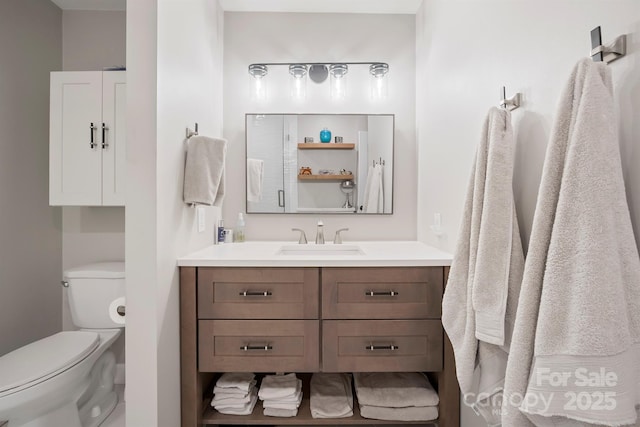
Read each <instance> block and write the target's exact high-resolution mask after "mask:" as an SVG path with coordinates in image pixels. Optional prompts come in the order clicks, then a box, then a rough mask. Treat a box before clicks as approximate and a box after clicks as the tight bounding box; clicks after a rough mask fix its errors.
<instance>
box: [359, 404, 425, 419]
mask: <svg viewBox="0 0 640 427" xmlns="http://www.w3.org/2000/svg"><path fill="white" fill-rule="evenodd" d="M360 415H361V416H362V417H363V418H369V419H374V420H386V421H431V420H435V419H436V418H438V407H437V406H412V407H409V408H383V407H380V406H368V405H360Z"/></svg>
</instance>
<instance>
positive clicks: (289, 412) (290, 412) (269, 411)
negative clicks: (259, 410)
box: [263, 408, 298, 418]
mask: <svg viewBox="0 0 640 427" xmlns="http://www.w3.org/2000/svg"><path fill="white" fill-rule="evenodd" d="M263 414H264V415H266V416H268V417H283V418H284V417H287V418H291V417H295V416H296V415H298V410H297V409H276V408H264V411H263Z"/></svg>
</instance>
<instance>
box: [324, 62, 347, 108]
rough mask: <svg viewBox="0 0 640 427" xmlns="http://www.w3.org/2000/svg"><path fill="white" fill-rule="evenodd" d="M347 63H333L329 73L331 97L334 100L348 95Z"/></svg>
mask: <svg viewBox="0 0 640 427" xmlns="http://www.w3.org/2000/svg"><path fill="white" fill-rule="evenodd" d="M348 72H349V67H348V66H347V64H331V65H330V66H329V73H330V74H331V98H332V99H334V100H341V99H344V98H345V97H346V95H347V82H346V80H347V77H346V76H347V73H348Z"/></svg>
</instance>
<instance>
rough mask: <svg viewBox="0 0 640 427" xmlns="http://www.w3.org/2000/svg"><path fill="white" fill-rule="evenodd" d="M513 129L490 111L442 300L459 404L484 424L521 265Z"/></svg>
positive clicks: (500, 371) (492, 409) (498, 380)
mask: <svg viewBox="0 0 640 427" xmlns="http://www.w3.org/2000/svg"><path fill="white" fill-rule="evenodd" d="M513 150H514V141H513V132H512V128H511V115H510V113H509V112H508V111H506V110H502V109H498V108H495V107H494V108H491V109H490V110H489V113H488V115H487V118H486V120H485V124H484V128H483V133H482V138H481V140H480V144H479V145H478V149H477V151H476V158H475V163H474V165H473V170H472V173H471V178H470V180H469V186H468V188H467V196H466V202H465V207H464V213H465V215H464V219H463V222H462V227H461V230H460V234H459V238H458V242H457V245H456V251H455V255H454V259H453V263H452V265H451V271H450V274H449V280H448V283H447V286H446V290H445V294H444V297H443V300H442V324H443V326H444V328H445V330H446V332H447V334H448V336H449V338H450V340H451V343H452V345H453V350H454V355H455V360H456V374H457V377H458V382H459V384H460V390H461V391H462V393H463V394H464V403H466V404H467V405H469V406H471V407H472V408H474V410H475V411H476V412H478V413H479V414H480V415H482V416H483V418H485V420H486V421H487V422H488V423H489V425H497V424H499V422H500V397H501V395H502V389H503V385H504V376H505V371H506V366H507V357H508V351H509V345H510V341H511V333H512V329H513V322H514V319H515V313H516V309H517V306H518V296H519V292H520V285H521V281H522V274H523V269H524V256H523V250H522V242H521V240H520V232H519V229H518V221H517V219H516V213H515V207H514V203H513V190H512V179H513Z"/></svg>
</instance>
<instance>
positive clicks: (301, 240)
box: [291, 228, 307, 245]
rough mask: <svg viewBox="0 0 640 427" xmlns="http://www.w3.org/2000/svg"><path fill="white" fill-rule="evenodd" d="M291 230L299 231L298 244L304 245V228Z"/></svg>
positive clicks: (305, 237)
mask: <svg viewBox="0 0 640 427" xmlns="http://www.w3.org/2000/svg"><path fill="white" fill-rule="evenodd" d="M291 231H299V232H300V239H298V244H300V245H306V244H307V235H306V234H304V230H301V229H299V228H292V229H291Z"/></svg>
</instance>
